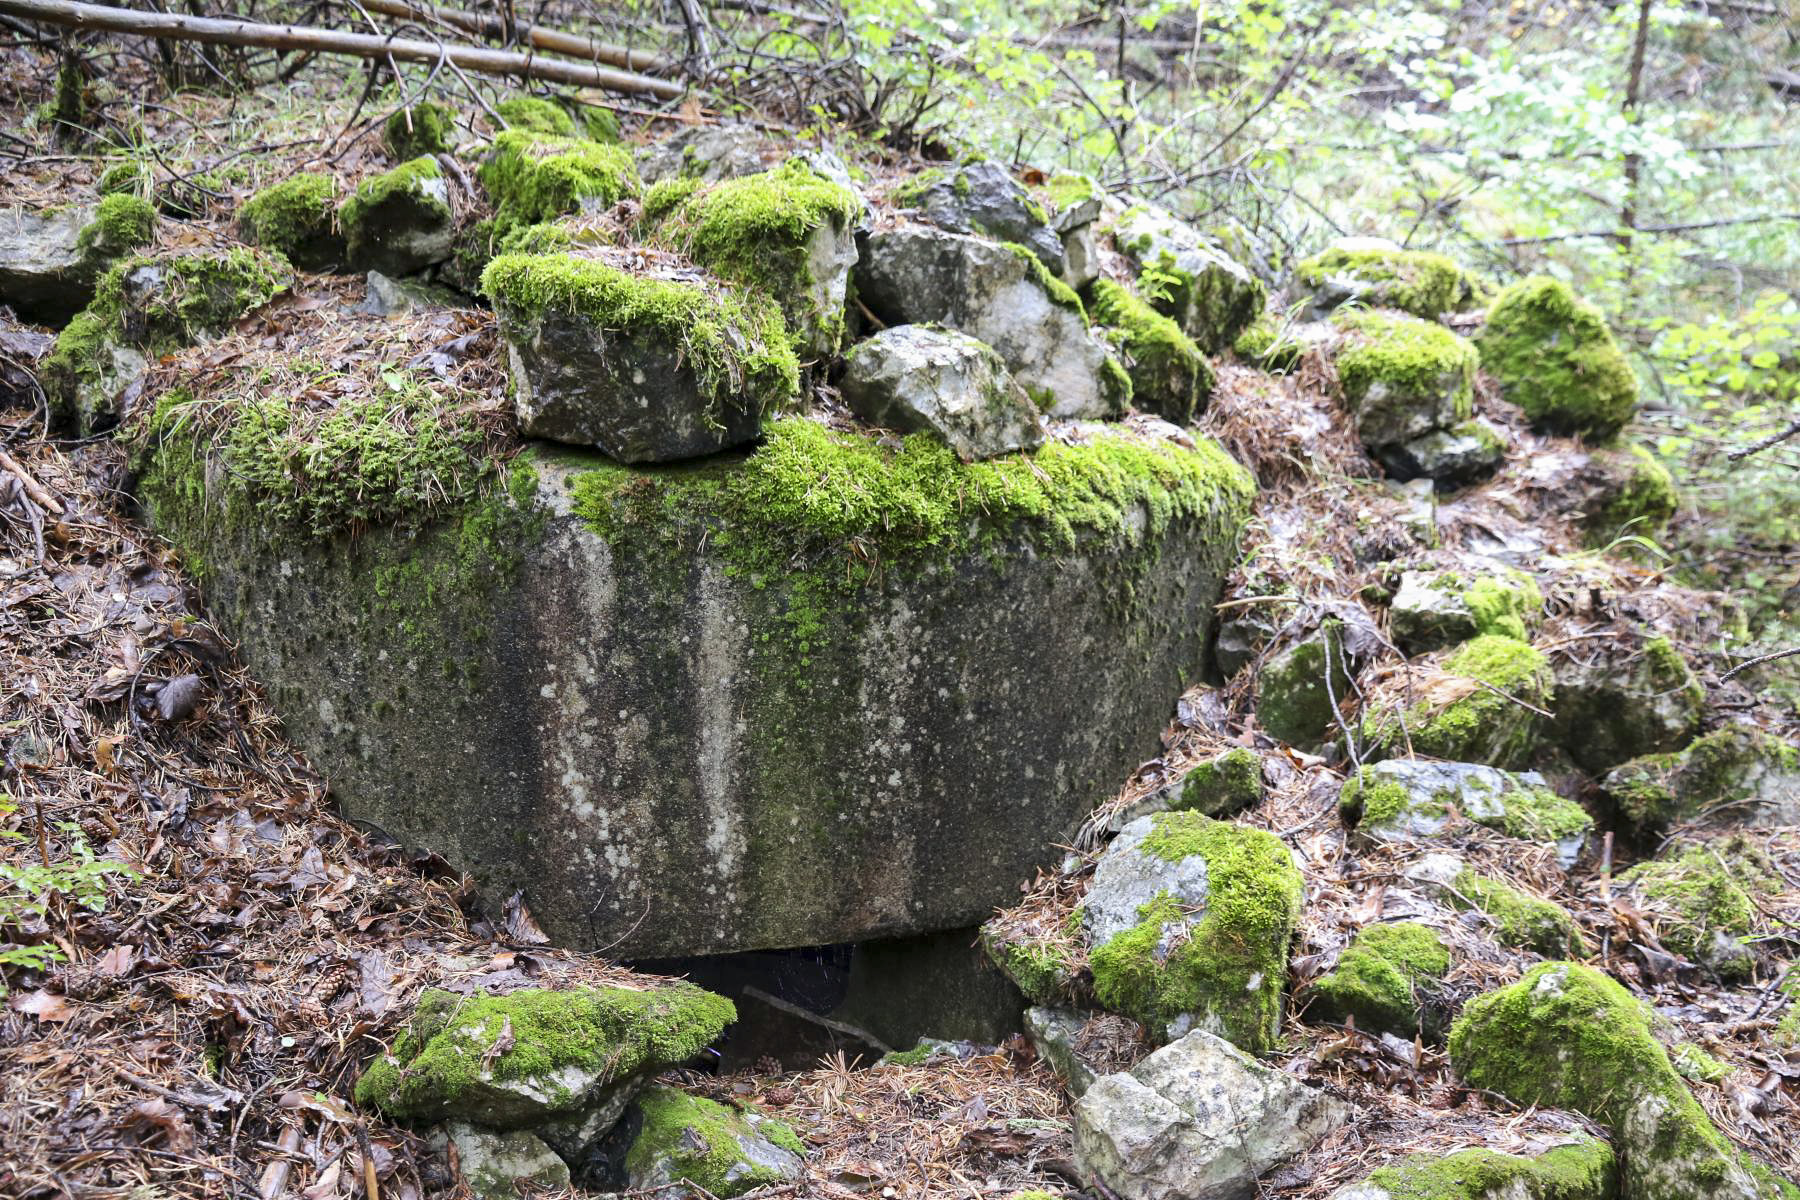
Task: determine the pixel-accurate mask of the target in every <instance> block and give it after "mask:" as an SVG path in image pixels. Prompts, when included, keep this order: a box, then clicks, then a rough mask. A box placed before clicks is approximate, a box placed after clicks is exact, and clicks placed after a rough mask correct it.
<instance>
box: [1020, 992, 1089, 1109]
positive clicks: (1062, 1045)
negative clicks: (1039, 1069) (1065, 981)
mask: <svg viewBox="0 0 1800 1200" xmlns="http://www.w3.org/2000/svg"><path fill="white" fill-rule="evenodd" d="M1087 1022H1088V1018H1087V1017H1086V1016H1085V1015H1083V1014H1082V1013H1078V1012H1075V1011H1074V1010H1072V1009H1067V1008H1046V1007H1044V1006H1043V1005H1033V1006H1032V1007H1030V1008H1028V1009H1026V1010H1025V1035H1026V1036H1027V1037H1029V1038H1030V1039H1031V1044H1032V1046H1033V1047H1034V1048H1035V1049H1036V1050H1037V1052H1038V1057H1039V1058H1041V1059H1043V1060H1044V1061H1045V1062H1047V1063H1049V1064H1050V1069H1051V1070H1052V1071H1055V1072H1056V1074H1057V1077H1058V1078H1059V1079H1061V1080H1062V1081H1063V1087H1064V1088H1066V1089H1067V1090H1068V1093H1069V1095H1070V1096H1072V1097H1074V1098H1076V1099H1080V1097H1081V1095H1082V1093H1083V1092H1085V1091H1087V1090H1088V1087H1089V1085H1090V1084H1092V1083H1093V1082H1094V1080H1095V1078H1096V1075H1095V1074H1094V1069H1093V1068H1092V1067H1090V1066H1088V1065H1087V1063H1086V1062H1084V1061H1083V1060H1082V1057H1081V1053H1080V1051H1079V1050H1077V1049H1076V1042H1077V1041H1078V1040H1079V1039H1080V1037H1081V1031H1082V1030H1083V1029H1084V1028H1086V1026H1087Z"/></svg>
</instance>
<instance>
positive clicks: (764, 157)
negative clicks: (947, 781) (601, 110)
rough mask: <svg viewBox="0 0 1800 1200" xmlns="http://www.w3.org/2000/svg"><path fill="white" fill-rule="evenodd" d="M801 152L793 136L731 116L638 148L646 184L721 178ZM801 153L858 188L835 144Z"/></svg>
mask: <svg viewBox="0 0 1800 1200" xmlns="http://www.w3.org/2000/svg"><path fill="white" fill-rule="evenodd" d="M791 157H795V154H794V146H793V142H792V141H791V140H777V139H775V138H771V137H769V136H768V135H767V134H765V133H763V132H762V131H761V130H760V129H758V128H756V127H755V126H754V125H744V124H738V123H733V122H725V123H721V124H717V125H710V124H709V125H690V126H688V127H686V128H684V129H681V130H678V131H676V132H675V133H672V134H670V135H669V136H668V137H665V138H661V139H659V140H657V141H654V142H651V143H650V144H649V145H647V146H645V147H644V148H643V150H642V151H640V152H639V153H638V160H637V168H638V176H639V178H641V179H642V180H643V181H644V182H645V183H646V184H651V183H658V182H661V181H662V180H664V179H680V178H688V179H698V180H701V181H702V182H704V183H717V182H718V181H719V180H721V179H735V178H737V177H739V176H741V175H754V174H756V173H757V172H759V171H767V170H770V169H771V168H774V167H778V166H780V165H781V163H782V162H783V161H784V160H786V159H788V158H791ZM798 157H800V158H803V159H805V160H806V163H807V165H808V166H810V167H812V169H813V170H815V171H817V172H818V173H819V174H821V175H823V176H825V178H827V179H829V180H831V181H832V182H833V183H836V184H839V185H840V186H842V187H846V188H849V189H850V190H852V191H855V190H856V185H855V184H854V183H853V182H852V180H851V178H850V171H849V168H847V167H846V166H845V165H844V160H843V159H842V158H840V157H839V156H838V155H837V154H836V152H834V151H832V150H824V149H821V150H803V151H801V152H800V153H799V155H798Z"/></svg>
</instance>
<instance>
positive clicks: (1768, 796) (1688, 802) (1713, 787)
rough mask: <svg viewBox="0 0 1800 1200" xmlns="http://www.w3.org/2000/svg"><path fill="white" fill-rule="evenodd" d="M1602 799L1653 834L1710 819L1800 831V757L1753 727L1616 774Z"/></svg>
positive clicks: (1646, 758)
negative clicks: (1797, 826) (1798, 828)
mask: <svg viewBox="0 0 1800 1200" xmlns="http://www.w3.org/2000/svg"><path fill="white" fill-rule="evenodd" d="M1600 788H1601V791H1602V792H1603V793H1604V794H1605V796H1606V798H1607V799H1608V800H1609V801H1610V802H1611V804H1612V806H1613V810H1614V812H1615V813H1616V814H1617V816H1618V818H1619V820H1620V821H1621V822H1623V823H1624V824H1626V825H1628V826H1629V827H1631V828H1632V829H1634V830H1635V831H1637V832H1638V833H1640V834H1651V833H1655V832H1657V831H1659V830H1662V829H1665V828H1667V827H1668V826H1670V825H1673V824H1677V823H1679V822H1682V821H1689V820H1694V819H1697V818H1699V817H1702V816H1707V815H1710V816H1715V817H1717V818H1718V819H1720V820H1722V821H1724V822H1726V823H1728V824H1737V825H1758V826H1766V825H1792V824H1796V823H1800V749H1796V748H1795V747H1794V746H1792V745H1789V744H1788V743H1786V742H1783V741H1781V740H1780V739H1778V738H1774V737H1771V736H1770V735H1768V734H1766V733H1764V732H1762V731H1761V730H1760V729H1757V728H1755V727H1753V726H1749V725H1727V726H1726V727H1725V728H1723V729H1719V730H1716V731H1714V732H1712V733H1709V734H1706V735H1705V736H1704V737H1699V738H1696V739H1694V741H1693V742H1691V743H1690V744H1689V745H1687V746H1685V747H1684V748H1682V749H1681V750H1678V751H1674V752H1669V753H1662V754H1646V755H1643V756H1641V757H1639V758H1634V759H1632V760H1631V761H1629V762H1626V763H1622V764H1621V765H1619V766H1617V767H1615V768H1613V770H1611V771H1609V772H1607V774H1606V777H1605V778H1604V779H1603V780H1602V781H1601V785H1600Z"/></svg>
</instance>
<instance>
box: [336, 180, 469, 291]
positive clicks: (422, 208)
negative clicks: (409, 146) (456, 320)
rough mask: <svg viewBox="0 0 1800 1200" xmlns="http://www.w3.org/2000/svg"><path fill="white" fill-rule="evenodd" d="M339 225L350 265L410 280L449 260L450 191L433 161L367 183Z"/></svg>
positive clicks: (348, 205)
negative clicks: (419, 272) (412, 276)
mask: <svg viewBox="0 0 1800 1200" xmlns="http://www.w3.org/2000/svg"><path fill="white" fill-rule="evenodd" d="M338 221H339V224H340V225H342V227H343V230H344V241H345V252H346V254H347V255H348V256H349V260H350V261H351V262H352V263H354V264H355V265H356V266H358V267H360V268H362V269H364V270H371V271H380V272H381V273H382V274H384V275H411V274H412V273H413V272H415V271H422V270H424V269H425V268H426V267H429V266H431V265H432V264H433V263H440V262H443V261H444V260H445V259H446V258H449V257H450V246H451V240H452V236H453V234H454V232H455V223H454V220H453V218H452V215H451V212H450V187H449V183H448V181H446V180H445V179H444V176H443V173H442V172H441V171H440V170H439V169H438V165H437V160H436V159H434V158H432V157H431V156H430V155H422V156H420V157H418V158H415V159H413V160H412V161H410V162H406V163H402V164H401V165H400V166H398V167H395V168H394V169H393V170H391V171H387V172H384V173H383V174H380V175H377V176H375V177H374V178H373V179H368V180H365V181H363V183H362V185H361V186H360V187H358V188H357V189H356V193H355V195H353V196H351V197H350V199H348V200H346V201H345V202H344V206H343V207H342V208H341V209H339V210H338Z"/></svg>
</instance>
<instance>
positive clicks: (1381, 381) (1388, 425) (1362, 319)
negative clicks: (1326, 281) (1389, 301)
mask: <svg viewBox="0 0 1800 1200" xmlns="http://www.w3.org/2000/svg"><path fill="white" fill-rule="evenodd" d="M1332 324H1334V325H1335V326H1336V327H1337V328H1338V329H1340V330H1342V331H1343V332H1344V334H1345V335H1346V336H1345V340H1344V343H1343V345H1341V346H1340V347H1339V348H1338V352H1337V360H1336V361H1337V372H1338V382H1339V383H1340V384H1341V385H1342V386H1343V390H1344V402H1345V404H1346V405H1348V406H1349V408H1350V411H1351V412H1352V413H1353V414H1354V415H1355V418H1356V432H1357V436H1358V437H1360V438H1361V439H1362V442H1363V444H1364V445H1365V446H1368V447H1370V448H1371V449H1375V450H1379V449H1380V448H1383V447H1390V446H1395V445H1398V444H1401V443H1404V442H1407V441H1410V440H1412V439H1415V438H1419V437H1423V436H1425V435H1427V434H1430V433H1433V432H1435V431H1437V430H1440V429H1448V428H1451V427H1452V426H1455V425H1457V424H1460V423H1461V422H1463V421H1466V420H1468V419H1469V417H1470V415H1471V414H1472V412H1473V411H1474V390H1473V389H1474V383H1475V366H1476V362H1477V356H1476V353H1475V347H1474V346H1473V345H1471V344H1470V343H1469V342H1468V341H1467V340H1465V339H1463V338H1460V337H1458V336H1457V335H1456V334H1454V333H1451V332H1450V331H1449V330H1448V329H1445V328H1444V327H1443V326H1442V325H1439V324H1437V323H1436V322H1435V321H1425V320H1421V319H1420V318H1418V317H1409V316H1405V315H1403V314H1400V313H1390V312H1381V311H1378V310H1374V309H1354V310H1346V311H1342V312H1339V313H1338V314H1337V315H1336V316H1334V317H1333V318H1332Z"/></svg>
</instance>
